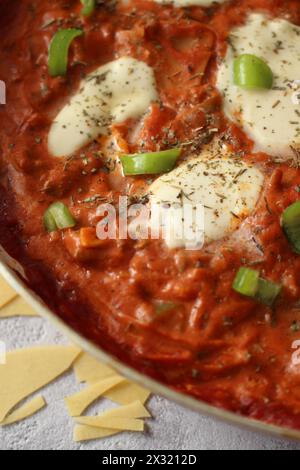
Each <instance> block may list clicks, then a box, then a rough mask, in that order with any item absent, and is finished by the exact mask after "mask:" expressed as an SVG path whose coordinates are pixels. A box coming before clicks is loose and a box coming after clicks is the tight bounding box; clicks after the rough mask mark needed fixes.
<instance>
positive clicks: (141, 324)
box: [0, 0, 300, 428]
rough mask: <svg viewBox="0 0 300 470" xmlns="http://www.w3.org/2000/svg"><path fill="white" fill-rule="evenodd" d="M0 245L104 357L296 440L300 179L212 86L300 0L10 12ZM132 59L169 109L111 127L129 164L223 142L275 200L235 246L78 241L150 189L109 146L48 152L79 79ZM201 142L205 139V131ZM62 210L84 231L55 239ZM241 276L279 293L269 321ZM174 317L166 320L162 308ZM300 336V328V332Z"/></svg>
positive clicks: (45, 4)
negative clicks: (243, 40)
mask: <svg viewBox="0 0 300 470" xmlns="http://www.w3.org/2000/svg"><path fill="white" fill-rule="evenodd" d="M0 6H1V17H0V38H1V40H0V79H1V80H4V81H5V82H6V84H7V105H6V106H0V123H1V131H0V149H1V154H0V155H1V157H0V243H1V244H2V245H3V246H4V248H5V249H6V250H7V251H8V252H9V253H10V255H12V256H13V257H14V258H16V259H17V260H18V261H19V262H20V263H21V264H22V266H23V267H24V268H25V271H26V274H27V277H28V284H29V285H30V286H31V287H32V288H33V289H34V290H35V291H36V292H37V293H38V294H39V295H40V296H41V297H42V298H43V299H44V300H45V302H46V303H47V304H48V305H49V306H50V307H51V308H52V309H54V310H55V311H56V312H57V314H58V315H59V316H60V317H62V318H63V319H64V320H65V321H66V322H67V323H68V324H70V325H71V326H72V327H73V328H75V329H76V330H78V331H81V332H83V333H84V334H85V335H86V336H87V337H88V338H90V339H92V340H93V341H95V342H96V343H98V344H99V345H100V346H101V347H103V348H104V349H106V350H107V351H109V352H111V353H113V354H115V355H116V356H118V357H119V358H121V359H122V360H124V361H125V362H127V363H128V364H130V365H133V366H134V367H135V368H137V369H139V370H141V371H143V372H146V373H148V374H149V375H151V376H153V377H155V378H157V379H159V380H161V381H163V382H164V383H167V384H169V385H170V386H172V387H174V388H175V389H177V390H179V391H182V392H184V393H188V394H190V395H193V396H195V397H197V398H199V399H202V400H205V401H206V402H209V403H211V404H213V405H216V406H219V407H223V408H226V409H229V410H233V411H236V412H238V413H241V414H244V415H247V416H251V417H254V418H258V419H263V420H265V421H267V422H272V423H277V424H283V425H286V426H290V427H295V428H300V414H299V413H300V367H299V366H298V367H297V366H291V356H292V353H293V350H292V348H291V345H292V343H293V341H295V340H297V339H299V338H300V331H299V332H298V333H297V330H298V328H297V325H298V323H297V322H298V321H299V322H300V310H299V308H300V307H299V303H298V302H299V297H300V257H299V256H297V255H295V254H293V253H292V251H291V248H290V246H289V244H288V242H287V240H286V238H285V237H284V235H283V233H282V230H281V227H280V216H281V214H282V211H283V210H284V208H286V207H287V206H288V205H290V204H291V203H292V202H294V201H296V200H298V199H299V186H298V185H299V184H300V171H299V170H298V168H297V167H295V166H293V165H283V164H275V163H273V162H272V161H271V160H270V159H269V158H268V156H267V155H264V154H252V153H251V149H252V143H251V142H250V141H249V140H248V139H247V138H246V136H245V135H244V134H243V132H242V131H241V130H239V129H238V128H236V127H235V126H234V125H232V124H231V123H229V122H228V121H227V120H226V119H225V117H224V115H223V113H222V101H221V97H220V96H219V94H218V92H217V90H216V89H215V87H214V80H215V70H216V64H217V61H218V59H219V58H220V57H221V56H222V54H224V52H225V50H226V44H227V43H226V38H227V37H228V33H229V31H230V30H231V29H232V28H233V27H234V26H235V25H238V24H241V23H243V21H244V20H245V18H246V16H247V14H248V13H249V12H250V11H252V10H259V11H264V12H266V13H267V14H269V15H271V16H276V17H284V18H287V19H289V20H290V21H292V22H294V23H295V24H298V25H300V6H299V2H298V0H286V1H284V0H237V1H229V2H227V3H225V4H223V5H220V6H216V7H211V8H207V9H204V8H200V7H194V8H189V9H176V8H173V7H171V6H169V7H168V6H161V5H159V4H155V3H153V2H150V1H148V2H147V1H143V0H141V1H135V2H131V3H130V2H129V5H127V6H122V5H121V4H119V3H118V2H114V1H107V2H103V5H99V6H98V8H97V11H96V12H95V13H94V14H93V16H92V17H91V18H90V19H87V20H86V19H82V17H81V16H80V9H81V4H80V2H79V1H73V0H67V1H66V0H51V1H48V0H46V1H41V0H40V1H34V0H22V1H21V2H20V1H18V0H9V1H7V0H2V1H0ZM60 27H82V28H83V29H84V32H85V34H84V35H83V36H82V37H80V38H78V39H76V41H74V43H73V44H72V46H71V49H70V58H69V68H68V74H67V76H66V77H63V78H51V77H50V76H49V74H48V69H47V59H48V46H49V42H50V40H51V38H52V36H53V35H54V33H55V32H56V31H57V30H58V28H60ZM124 55H130V56H132V57H135V58H137V59H139V60H143V61H145V62H146V63H148V64H149V65H150V66H151V67H153V69H154V72H155V76H156V80H157V84H158V90H159V94H160V100H161V103H160V105H157V104H153V105H152V107H151V110H150V111H149V113H148V114H147V116H146V118H145V119H144V120H143V122H142V125H141V123H137V122H126V123H124V124H122V125H119V126H115V127H114V132H113V137H114V139H115V141H116V142H117V143H118V144H119V145H121V146H122V145H124V142H125V143H126V145H127V146H128V150H129V151H130V152H134V151H141V150H144V149H146V150H157V149H164V148H168V146H170V145H175V144H178V143H179V144H180V143H185V148H186V153H188V152H190V151H197V150H200V149H201V147H202V145H203V144H204V143H207V142H209V141H210V140H212V139H213V138H214V136H215V131H214V130H215V129H218V135H217V138H218V139H222V140H223V141H225V142H227V143H228V144H230V145H231V146H232V147H233V149H234V150H236V151H237V152H240V155H241V158H245V159H247V160H249V161H252V162H255V164H257V165H258V166H259V167H260V168H261V169H262V171H263V172H264V173H265V176H266V184H265V187H264V194H263V195H262V197H261V199H260V202H259V204H258V207H257V209H256V210H255V212H254V213H253V214H252V215H251V217H249V218H248V219H247V220H246V221H245V222H244V224H243V227H242V229H243V230H247V231H248V233H249V231H250V233H251V235H252V236H251V237H250V239H251V246H248V245H247V243H250V242H249V241H248V242H246V241H245V244H244V243H242V242H241V241H239V242H238V241H237V239H236V238H235V237H229V238H228V239H226V240H222V241H221V242H218V243H214V244H212V245H209V246H205V247H204V248H203V249H202V250H199V251H185V250H169V249H167V247H166V246H165V244H164V243H163V242H162V241H146V242H145V241H143V242H137V241H132V240H117V241H112V242H111V243H110V244H109V245H108V246H105V247H101V248H84V247H82V246H81V245H80V240H79V235H78V234H79V229H80V228H81V227H94V226H95V224H96V220H95V218H94V214H95V211H94V209H95V207H94V206H95V204H94V203H93V202H90V203H83V202H82V201H84V200H85V199H86V198H88V197H89V196H91V194H95V193H96V194H101V196H102V197H103V198H104V199H107V200H110V201H117V198H118V196H119V195H120V194H123V195H124V194H127V195H130V196H132V197H133V198H134V197H135V195H136V194H138V193H139V191H141V189H142V188H144V186H145V185H146V184H147V181H146V178H120V177H119V176H118V175H116V174H114V172H110V171H109V168H108V167H109V166H110V163H111V162H110V160H105V158H104V157H102V156H101V155H102V154H101V153H99V152H101V150H103V146H105V142H103V141H101V140H100V141H97V142H94V143H92V144H91V145H89V146H88V147H87V148H86V149H84V158H82V150H81V151H80V152H78V154H76V155H75V156H74V158H72V159H69V160H67V161H66V160H65V159H57V158H53V157H52V156H51V155H49V153H48V150H47V135H48V132H49V127H50V124H51V122H52V120H53V118H54V117H55V115H56V114H57V112H58V111H59V110H60V109H61V107H62V106H63V104H64V103H65V102H66V101H67V100H68V98H69V97H70V96H71V95H72V93H73V92H74V91H76V89H77V88H78V85H79V82H80V79H81V78H82V77H83V76H84V75H85V74H86V73H88V72H90V71H92V70H93V69H95V68H96V67H98V66H100V65H101V64H105V63H106V62H108V61H110V60H113V59H115V58H117V57H121V56H124ZM199 129H200V130H199ZM56 200H61V201H64V202H65V203H66V204H68V206H69V207H70V208H71V210H72V213H73V214H74V216H75V217H76V220H77V226H76V228H75V229H74V230H68V231H64V232H57V233H55V234H51V235H49V234H47V233H46V232H45V230H44V228H43V223H42V218H43V214H44V211H45V210H46V209H47V207H48V206H49V204H51V203H52V202H53V201H56ZM241 265H247V266H249V265H252V266H257V269H260V271H261V273H262V275H264V276H265V277H267V278H269V279H272V280H274V281H276V282H281V283H282V284H283V293H282V296H281V298H280V300H279V301H278V302H277V303H276V305H275V307H273V308H272V309H271V308H269V307H266V306H263V305H260V304H258V303H256V302H255V301H253V300H251V299H247V298H243V297H241V296H240V295H238V294H237V293H235V292H234V291H233V290H232V281H233V279H234V277H235V274H236V272H237V270H238V269H239V267H240V266H241ZM157 300H160V301H165V302H172V303H175V304H176V307H174V309H172V310H170V311H168V312H165V313H164V314H163V315H158V314H157V311H156V310H155V306H154V301H157ZM299 329H300V323H299Z"/></svg>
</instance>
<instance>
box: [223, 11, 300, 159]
mask: <svg viewBox="0 0 300 470" xmlns="http://www.w3.org/2000/svg"><path fill="white" fill-rule="evenodd" d="M245 53H247V54H248V53H249V54H254V55H256V56H258V57H261V58H262V59H264V60H265V61H266V62H267V63H268V65H269V66H270V68H271V69H272V71H273V74H274V85H273V89H272V90H244V89H242V88H240V87H237V86H235V85H234V82H233V62H234V58H235V57H237V56H238V55H240V54H245ZM299 80H300V28H299V27H297V26H295V25H294V24H292V23H289V22H288V21H285V20H281V19H276V20H272V19H270V18H268V17H266V16H264V15H263V14H257V13H256V14H251V15H250V16H249V17H248V20H247V22H246V24H245V25H243V26H240V27H238V28H236V29H234V30H233V31H232V34H231V37H230V41H229V46H228V50H227V54H226V57H225V59H224V61H223V63H222V64H221V66H220V67H219V70H218V76H217V87H218V88H219V90H220V91H221V93H222V94H223V95H224V110H225V113H226V115H227V116H228V117H229V118H230V119H231V120H233V121H235V122H236V123H238V124H239V125H241V126H242V127H243V128H244V130H245V131H246V132H247V134H248V135H249V136H250V138H251V139H252V140H253V141H254V143H255V147H256V150H258V151H263V152H266V153H268V154H270V155H273V156H279V157H281V158H289V157H290V156H293V148H291V147H298V146H299V145H300V104H299V103H300V101H299V91H298V92H297V89H299V88H300V87H299V83H300V82H299ZM297 95H298V99H297Z"/></svg>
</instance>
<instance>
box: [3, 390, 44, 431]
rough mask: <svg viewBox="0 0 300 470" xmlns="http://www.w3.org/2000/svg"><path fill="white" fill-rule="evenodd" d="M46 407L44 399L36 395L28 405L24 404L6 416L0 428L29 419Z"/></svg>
mask: <svg viewBox="0 0 300 470" xmlns="http://www.w3.org/2000/svg"><path fill="white" fill-rule="evenodd" d="M46 405H47V403H46V401H45V399H44V397H42V396H41V395H38V396H37V397H35V398H33V399H32V400H31V401H29V402H28V403H25V405H22V406H20V408H18V409H17V410H15V411H13V412H12V413H11V414H10V415H8V416H7V418H5V419H4V421H2V423H0V426H8V425H9V424H14V423H17V422H18V421H23V420H24V419H26V418H29V417H30V416H32V415H34V414H35V413H37V412H38V411H40V410H41V409H42V408H44V407H45V406H46Z"/></svg>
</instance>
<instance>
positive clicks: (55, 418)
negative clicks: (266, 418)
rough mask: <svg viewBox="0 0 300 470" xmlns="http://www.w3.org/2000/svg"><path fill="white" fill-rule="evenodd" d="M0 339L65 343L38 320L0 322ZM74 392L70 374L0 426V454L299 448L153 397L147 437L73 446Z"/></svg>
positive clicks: (14, 344) (13, 343) (13, 344)
mask: <svg viewBox="0 0 300 470" xmlns="http://www.w3.org/2000/svg"><path fill="white" fill-rule="evenodd" d="M0 340H2V341H5V342H6V344H7V348H8V349H14V348H20V347H26V346H29V345H37V344H51V343H54V344H58V343H67V340H66V339H65V338H64V337H63V336H62V335H61V334H60V333H59V332H58V331H56V330H55V329H54V328H53V327H52V325H50V324H49V323H48V322H47V321H46V320H44V319H41V318H12V319H7V320H1V330H0ZM77 390H78V385H77V384H76V382H75V378H74V376H73V374H72V373H69V374H67V375H65V376H63V377H62V378H60V379H59V380H57V381H56V382H55V383H53V384H51V385H50V386H48V387H47V388H45V389H44V390H43V395H44V396H45V398H46V400H47V402H48V406H47V408H45V409H44V410H42V411H41V412H39V413H38V414H36V415H35V416H33V417H32V418H30V419H28V420H26V421H23V422H21V423H18V424H15V425H12V426H10V427H7V428H2V429H1V428H0V450H9V449H15V450H27V449H28V450H29V449H38V450H45V449H61V450H63V449H66V450H71V449H74V450H76V449H77V450H84V449H87V450H88V449H94V450H111V449H115V450H127V449H145V450H172V449H177V450H193V449H197V450H202V449H203V450H204V449H212V450H221V449H226V450H227V449H237V450H238V449H239V450H246V449H251V450H259V449H269V450H275V449H281V450H298V449H299V450H300V443H293V442H289V441H284V440H279V439H274V438H269V437H266V436H262V435H259V434H255V433H252V432H249V431H243V430H240V429H237V428H235V427H231V426H229V425H226V424H223V423H220V422H217V421H215V420H212V419H209V418H206V417H203V416H201V415H199V414H197V413H193V412H191V411H188V410H186V409H184V408H182V407H180V406H178V405H176V404H175V403H172V402H169V401H167V400H165V399H163V398H160V397H157V396H154V397H152V398H151V400H150V402H149V409H150V410H151V412H152V414H153V416H155V419H154V420H152V421H149V422H148V426H147V428H148V430H147V433H145V434H139V433H123V434H119V435H117V436H114V437H112V438H109V439H104V440H101V441H94V442H90V443H84V444H75V443H73V442H72V429H73V422H72V420H71V418H69V416H68V414H67V412H66V409H65V406H64V401H63V397H64V396H67V395H70V394H72V393H74V392H75V391H77ZM107 406H108V403H105V402H103V401H102V402H100V403H99V404H97V405H95V409H98V410H101V409H104V408H105V407H106V408H107ZM96 407H97V408H96ZM166 430H167V431H166Z"/></svg>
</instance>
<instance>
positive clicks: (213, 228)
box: [149, 150, 264, 248]
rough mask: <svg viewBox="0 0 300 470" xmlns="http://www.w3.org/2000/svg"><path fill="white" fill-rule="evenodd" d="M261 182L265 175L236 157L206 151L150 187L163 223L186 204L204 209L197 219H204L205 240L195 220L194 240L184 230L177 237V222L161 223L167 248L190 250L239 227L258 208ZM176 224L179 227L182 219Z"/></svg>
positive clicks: (152, 201)
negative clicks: (170, 213)
mask: <svg viewBox="0 0 300 470" xmlns="http://www.w3.org/2000/svg"><path fill="white" fill-rule="evenodd" d="M263 181H264V177H263V174H262V173H261V171H260V170H258V169H257V168H256V167H254V166H253V165H251V164H249V163H246V162H245V161H243V160H241V159H240V158H237V157H234V156H228V155H226V156H224V155H221V154H219V153H218V152H217V151H215V152H213V153H211V152H209V151H208V150H206V151H204V152H203V153H202V154H201V155H200V156H199V157H195V158H192V159H190V160H188V161H187V162H184V163H182V164H181V165H180V166H179V167H177V168H175V170H173V171H171V172H170V173H167V174H165V175H162V176H161V177H159V178H158V179H157V180H156V181H155V182H154V183H153V184H152V185H151V187H150V193H149V196H150V204H151V210H155V211H157V210H158V211H159V212H160V215H161V220H162V219H163V220H164V221H166V220H168V211H170V210H171V209H172V208H178V206H182V207H183V206H185V205H187V206H192V207H193V208H194V209H196V207H197V206H201V207H202V208H203V212H201V211H200V212H198V217H199V216H200V217H203V219H204V220H203V221H204V225H203V229H204V237H203V236H202V239H201V237H200V239H199V233H197V231H198V229H199V226H198V228H197V227H196V226H195V220H191V221H190V225H192V226H193V227H192V229H193V231H194V237H191V236H190V234H189V235H188V237H187V236H186V233H185V232H184V233H181V232H180V230H179V231H178V232H176V227H174V223H173V225H172V223H171V224H169V225H168V224H165V225H164V224H163V228H164V230H165V231H164V232H163V237H164V238H165V241H166V244H167V245H168V247H169V248H177V247H186V248H187V247H190V248H191V247H193V245H194V244H195V248H197V247H199V246H197V243H198V242H201V241H202V244H203V242H205V243H209V242H212V241H214V240H218V239H220V238H223V237H225V236H227V235H229V234H230V233H231V232H232V231H234V230H236V229H237V228H238V226H239V225H240V223H241V221H242V220H243V219H244V218H245V217H247V216H248V215H249V214H250V213H251V212H252V211H253V209H254V208H255V206H256V203H257V201H258V199H259V196H260V193H261V190H262V185H263ZM188 215H189V214H188ZM184 216H185V217H186V215H184ZM171 217H174V213H173V214H172V216H171ZM175 217H176V216H175ZM155 220H156V221H157V220H158V219H155ZM198 222H199V220H198ZM200 222H201V221H200ZM175 223H177V224H178V218H177V219H175ZM166 227H167V229H166ZM177 228H178V227H177ZM203 229H202V230H203ZM178 234H179V235H182V236H178ZM200 235H201V234H200ZM202 235H203V234H202Z"/></svg>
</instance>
